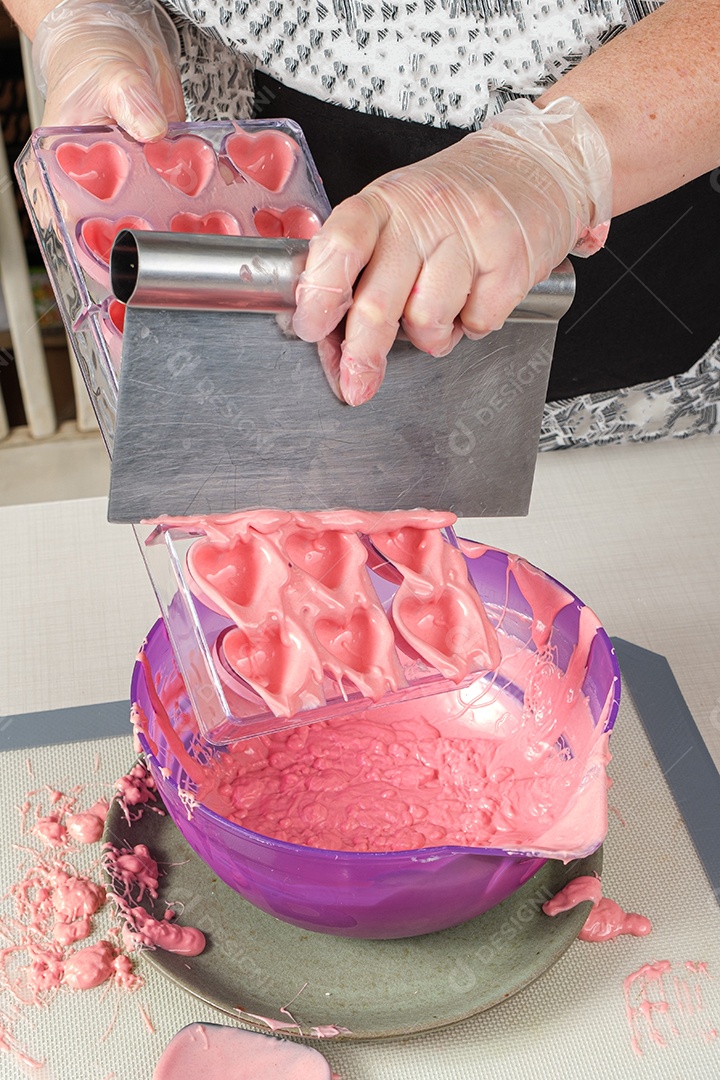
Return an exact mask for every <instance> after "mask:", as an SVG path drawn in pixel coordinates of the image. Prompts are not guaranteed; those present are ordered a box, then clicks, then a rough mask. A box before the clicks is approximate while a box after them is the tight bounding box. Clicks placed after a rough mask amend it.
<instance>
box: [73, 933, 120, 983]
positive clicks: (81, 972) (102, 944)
mask: <svg viewBox="0 0 720 1080" xmlns="http://www.w3.org/2000/svg"><path fill="white" fill-rule="evenodd" d="M117 958H118V950H117V949H116V948H114V946H112V945H111V944H110V942H109V941H99V942H98V943H97V945H88V946H86V948H84V949H78V951H77V952H75V953H73V954H72V955H71V956H70V957H69V959H68V960H66V961H65V965H64V972H63V978H64V981H65V983H66V984H67V985H68V986H70V987H71V988H72V989H73V990H91V989H92V988H93V987H94V986H100V984H101V983H104V982H105V981H106V980H107V979H109V978H110V976H111V975H114V974H115V973H116V971H117V968H116V966H115V961H116V960H117Z"/></svg>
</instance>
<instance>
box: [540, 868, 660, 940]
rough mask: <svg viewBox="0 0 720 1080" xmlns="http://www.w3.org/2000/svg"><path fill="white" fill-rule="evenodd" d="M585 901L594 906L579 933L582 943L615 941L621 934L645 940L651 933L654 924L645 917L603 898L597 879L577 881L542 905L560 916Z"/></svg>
mask: <svg viewBox="0 0 720 1080" xmlns="http://www.w3.org/2000/svg"><path fill="white" fill-rule="evenodd" d="M586 900H590V901H591V902H592V905H593V906H592V910H591V912H590V914H589V915H588V917H587V920H586V921H585V925H584V926H583V928H582V930H581V931H580V934H579V937H580V940H581V941H613V940H614V939H615V938H616V937H620V936H621V935H622V934H630V935H632V936H633V937H646V936H647V934H649V933H651V931H652V923H651V922H650V920H649V919H646V918H645V916H644V915H635V914H634V913H631V912H630V913H629V912H626V911H623V909H622V908H621V907H620V905H619V904H616V903H615V901H614V900H610V899H608V898H607V897H603V895H602V886H601V883H600V879H599V878H596V877H584V876H583V877H576V878H574V879H573V880H572V881H570V882H569V883H568V884H567V885H566V886H565V888H564V889H561V890H560V892H559V893H558V894H557V895H556V896H554V897H553V898H552V900H548V901H547V903H546V904H543V911H544V912H545V914H546V915H558V914H559V913H560V912H561V911H568V910H569V909H570V908H573V907H576V906H577V905H578V904H581V903H583V901H586Z"/></svg>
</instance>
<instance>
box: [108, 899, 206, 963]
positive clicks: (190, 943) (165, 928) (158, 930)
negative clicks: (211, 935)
mask: <svg viewBox="0 0 720 1080" xmlns="http://www.w3.org/2000/svg"><path fill="white" fill-rule="evenodd" d="M121 910H122V911H123V913H124V915H125V917H126V919H127V928H126V934H125V937H126V940H129V942H130V943H132V944H133V945H136V946H137V945H145V946H146V947H147V948H150V949H156V948H157V949H165V951H166V952H171V953H177V954H178V955H179V956H199V955H200V953H201V952H203V951H204V949H205V945H206V944H207V942H206V939H205V935H204V934H203V933H202V931H200V930H197V929H196V928H195V927H194V926H177V924H176V923H174V922H172V921H171V920H172V918H173V912H172V911H170V910H168V911H167V912H166V913H165V918H164V919H155V918H153V916H152V915H149V914H148V912H147V911H145V909H144V908H141V907H131V906H129V905H128V906H125V905H121Z"/></svg>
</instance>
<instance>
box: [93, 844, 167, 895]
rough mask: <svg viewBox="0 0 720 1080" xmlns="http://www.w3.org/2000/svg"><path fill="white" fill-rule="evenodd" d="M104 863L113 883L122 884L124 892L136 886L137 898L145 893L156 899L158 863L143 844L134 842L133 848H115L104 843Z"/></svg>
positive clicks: (127, 892)
mask: <svg viewBox="0 0 720 1080" xmlns="http://www.w3.org/2000/svg"><path fill="white" fill-rule="evenodd" d="M104 861H105V865H106V867H107V869H108V871H109V873H110V874H111V875H112V877H113V880H114V882H115V885H116V887H117V885H118V883H119V884H121V885H122V886H123V888H124V889H125V892H126V894H128V895H129V891H130V890H131V889H134V888H136V887H137V889H138V894H137V899H138V900H142V898H143V896H145V895H146V894H147V895H148V896H150V897H152V899H153V900H157V895H158V893H157V889H158V878H159V872H158V864H157V862H156V861H155V859H153V857H152V855H151V854H150V852H149V851H148V849H147V847H146V846H145V844H136V845H135V847H134V848H132V850H131V849H129V848H115V847H113V846H112V844H106V845H105V859H104Z"/></svg>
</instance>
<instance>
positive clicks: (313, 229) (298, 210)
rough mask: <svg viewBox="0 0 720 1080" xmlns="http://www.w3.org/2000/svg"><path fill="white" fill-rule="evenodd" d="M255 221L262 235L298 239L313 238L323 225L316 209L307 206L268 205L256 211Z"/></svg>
mask: <svg viewBox="0 0 720 1080" xmlns="http://www.w3.org/2000/svg"><path fill="white" fill-rule="evenodd" d="M254 221H255V228H256V229H257V231H258V233H259V234H260V236H268V237H280V236H286V237H292V238H293V239H297V240H311V239H312V237H313V236H314V235H315V233H317V232H319V231H320V227H321V225H322V222H321V221H320V218H319V217H318V216H317V214H316V213H315V211H314V210H311V209H310V208H309V207H307V206H291V207H289V208H288V209H287V210H275V209H274V208H273V207H269V206H268V207H265V208H263V209H262V210H258V211H256V213H255V217H254Z"/></svg>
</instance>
